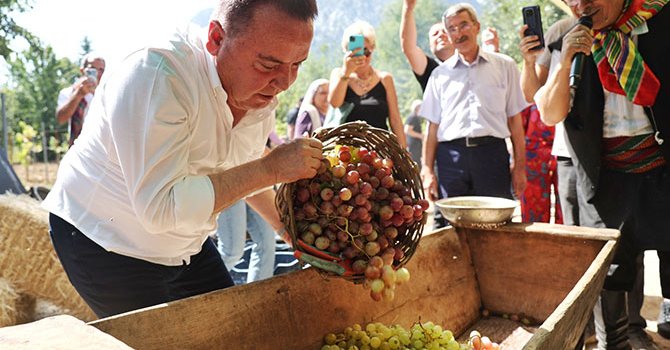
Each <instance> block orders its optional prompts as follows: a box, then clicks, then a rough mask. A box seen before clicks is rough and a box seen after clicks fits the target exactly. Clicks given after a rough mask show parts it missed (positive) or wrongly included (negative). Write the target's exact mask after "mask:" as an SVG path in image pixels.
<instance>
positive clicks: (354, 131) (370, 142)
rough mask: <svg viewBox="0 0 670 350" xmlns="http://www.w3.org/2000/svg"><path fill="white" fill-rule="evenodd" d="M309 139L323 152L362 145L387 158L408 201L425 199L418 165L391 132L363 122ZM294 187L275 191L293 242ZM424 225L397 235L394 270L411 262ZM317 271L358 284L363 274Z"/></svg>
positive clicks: (327, 130) (326, 130)
mask: <svg viewBox="0 0 670 350" xmlns="http://www.w3.org/2000/svg"><path fill="white" fill-rule="evenodd" d="M313 137H314V138H316V139H318V140H320V141H321V142H322V143H323V149H324V153H325V152H326V151H328V150H330V149H333V148H334V147H335V146H336V145H349V146H354V147H361V146H365V147H366V148H368V149H369V150H374V151H375V152H377V154H378V156H379V157H380V158H382V159H384V158H390V159H391V160H392V161H393V164H394V166H393V169H392V171H393V177H394V178H395V179H396V181H398V180H400V181H402V182H403V184H404V185H405V186H407V187H408V188H409V189H410V192H411V195H412V198H414V199H416V200H418V199H425V197H424V193H423V186H422V183H421V177H420V176H419V168H418V165H417V164H416V163H415V162H414V161H413V160H412V158H411V155H410V154H409V152H407V151H406V150H405V149H402V148H401V146H400V145H399V143H398V141H397V138H396V136H395V135H394V134H392V133H391V132H389V131H387V130H383V129H379V128H374V127H371V126H370V125H368V124H367V123H365V122H350V123H345V124H342V125H340V126H337V127H334V128H320V129H317V130H316V131H315V132H314V134H313ZM352 143H353V144H352ZM296 187H297V184H296V182H294V183H288V184H281V185H280V187H279V189H278V190H277V197H276V200H275V205H276V207H277V211H278V212H279V213H280V217H281V219H282V222H283V223H284V226H285V228H286V230H287V232H288V234H289V236H290V237H291V240H292V241H293V242H297V239H298V238H299V234H298V232H297V227H296V223H295V219H294V208H293V193H294V191H295V189H296ZM425 222H426V215H425V214H424V216H423V218H422V220H418V221H415V222H414V223H412V224H411V225H409V226H407V230H406V231H405V232H404V234H403V235H402V237H400V236H399V237H398V239H396V242H394V245H395V246H399V247H400V248H401V249H402V251H403V253H404V257H403V258H402V259H401V260H400V261H397V260H394V264H393V267H394V269H398V268H400V267H402V266H404V265H405V264H407V262H408V261H409V260H410V259H411V257H412V255H413V254H414V251H415V250H416V246H417V245H418V243H419V240H420V239H421V235H422V232H423V228H424V225H425ZM293 248H294V249H295V250H298V251H301V252H304V253H308V252H305V250H304V249H303V248H302V247H301V246H300V245H298V244H295V243H294V244H293ZM308 254H309V253H308ZM317 270H318V271H319V272H320V273H322V275H324V276H325V277H331V276H334V277H340V278H345V279H348V280H352V281H354V282H362V281H363V280H364V279H365V276H364V275H363V274H360V275H353V276H340V275H337V274H335V273H331V272H328V271H324V270H320V269H317Z"/></svg>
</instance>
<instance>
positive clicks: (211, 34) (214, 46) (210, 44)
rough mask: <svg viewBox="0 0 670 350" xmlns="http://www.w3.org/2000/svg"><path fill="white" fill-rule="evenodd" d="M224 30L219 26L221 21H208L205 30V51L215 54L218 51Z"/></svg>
mask: <svg viewBox="0 0 670 350" xmlns="http://www.w3.org/2000/svg"><path fill="white" fill-rule="evenodd" d="M225 35H226V34H225V32H224V31H223V28H222V27H221V23H219V21H210V22H209V29H208V30H207V44H206V45H205V47H206V48H207V51H208V52H209V53H210V54H212V55H214V56H216V55H217V53H218V52H219V48H221V43H222V42H223V37H224V36H225Z"/></svg>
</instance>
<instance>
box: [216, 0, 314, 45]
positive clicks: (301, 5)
mask: <svg viewBox="0 0 670 350" xmlns="http://www.w3.org/2000/svg"><path fill="white" fill-rule="evenodd" d="M262 6H274V7H275V8H276V9H277V10H278V11H281V12H283V13H285V14H287V15H289V16H290V17H292V18H295V19H297V20H302V21H313V20H314V19H315V18H316V16H317V15H318V14H319V10H318V8H317V6H316V0H221V1H219V6H218V7H217V9H216V10H215V11H214V13H213V14H212V19H213V20H218V21H220V22H221V25H222V26H223V29H224V30H225V31H226V33H227V34H228V35H230V36H233V37H234V36H236V35H237V34H238V33H240V32H242V31H243V30H244V28H246V27H247V26H248V24H249V22H250V21H251V18H252V17H253V14H254V11H255V10H257V9H258V8H260V7H262Z"/></svg>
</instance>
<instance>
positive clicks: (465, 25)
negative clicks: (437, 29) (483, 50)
mask: <svg viewBox="0 0 670 350" xmlns="http://www.w3.org/2000/svg"><path fill="white" fill-rule="evenodd" d="M470 28H472V22H468V21H465V22H461V24H459V25H455V26H451V27H449V28H447V31H448V32H449V33H451V34H453V33H456V32H457V31H458V32H462V31H466V30H468V29H470Z"/></svg>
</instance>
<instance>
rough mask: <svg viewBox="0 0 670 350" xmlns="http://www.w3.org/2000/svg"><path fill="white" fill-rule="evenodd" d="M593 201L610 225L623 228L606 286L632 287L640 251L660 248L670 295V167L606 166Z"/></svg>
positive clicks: (662, 271) (665, 292) (663, 284)
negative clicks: (634, 170)
mask: <svg viewBox="0 0 670 350" xmlns="http://www.w3.org/2000/svg"><path fill="white" fill-rule="evenodd" d="M593 204H594V206H595V207H596V209H597V210H598V214H599V215H600V217H601V218H602V220H603V222H604V225H605V226H606V227H608V228H616V229H619V230H620V231H621V237H620V239H619V244H618V247H617V250H616V252H615V255H614V259H613V262H612V267H613V271H610V274H609V275H608V277H607V278H606V279H605V289H608V290H625V291H630V290H631V288H632V286H633V284H634V282H635V279H636V277H637V268H636V266H637V264H636V261H637V259H638V255H639V254H640V252H642V251H644V250H656V251H657V253H658V259H659V266H660V271H659V273H660V280H661V289H662V294H663V297H665V298H670V168H669V167H667V166H665V167H660V168H656V169H654V170H651V171H649V172H646V173H643V174H630V173H622V172H617V171H612V170H608V169H603V170H601V175H600V182H599V186H598V191H597V193H596V197H595V198H594V199H593ZM614 267H616V268H614Z"/></svg>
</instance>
